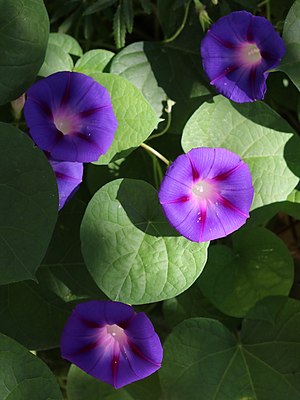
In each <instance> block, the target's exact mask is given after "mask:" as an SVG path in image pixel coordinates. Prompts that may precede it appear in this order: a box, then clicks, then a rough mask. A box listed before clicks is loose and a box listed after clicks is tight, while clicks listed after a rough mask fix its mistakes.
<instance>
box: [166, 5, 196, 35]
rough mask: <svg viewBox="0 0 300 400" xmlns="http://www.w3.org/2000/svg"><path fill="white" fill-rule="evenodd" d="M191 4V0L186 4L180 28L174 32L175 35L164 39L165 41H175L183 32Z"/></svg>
mask: <svg viewBox="0 0 300 400" xmlns="http://www.w3.org/2000/svg"><path fill="white" fill-rule="evenodd" d="M190 5H191V2H190V1H189V2H188V3H187V4H186V5H185V10H184V16H183V20H182V23H181V25H180V27H179V28H178V30H177V31H176V32H175V33H174V35H173V36H171V37H169V38H167V39H165V40H163V43H170V42H173V40H175V39H176V38H177V37H178V36H179V35H180V34H181V32H182V31H183V29H184V27H185V24H186V21H187V17H188V15H189V10H190Z"/></svg>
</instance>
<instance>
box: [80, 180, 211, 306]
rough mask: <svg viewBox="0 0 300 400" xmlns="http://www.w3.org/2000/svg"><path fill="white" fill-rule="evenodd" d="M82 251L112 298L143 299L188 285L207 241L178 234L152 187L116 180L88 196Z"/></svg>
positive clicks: (203, 256) (168, 294) (197, 270)
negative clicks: (197, 240) (169, 221)
mask: <svg viewBox="0 0 300 400" xmlns="http://www.w3.org/2000/svg"><path fill="white" fill-rule="evenodd" d="M81 241H82V253H83V257H84V259H85V262H86V265H87V267H88V269H89V271H90V273H91V275H92V277H93V278H94V280H95V281H96V283H97V285H98V286H99V287H100V288H101V290H103V292H104V293H105V294H106V295H107V296H108V297H109V298H110V299H112V300H119V301H123V302H125V303H130V304H143V303H150V302H154V301H159V300H163V299H167V298H170V297H173V296H176V295H178V294H179V293H181V292H183V291H184V290H186V289H187V288H188V287H189V286H190V285H191V284H192V283H193V282H194V281H195V279H196V278H197V277H198V276H199V274H200V273H201V271H202V269H203V267H204V265H205V262H206V251H207V247H208V243H201V244H199V243H194V242H190V241H188V240H186V239H185V238H183V237H180V236H178V234H177V232H175V231H174V230H173V229H172V228H171V227H170V226H169V224H168V222H167V221H166V219H165V217H164V215H163V213H162V210H161V207H160V205H159V203H158V198H157V192H156V190H155V189H154V188H153V187H152V186H151V185H149V184H148V183H146V182H143V181H139V180H131V179H118V180H115V181H112V182H109V183H108V184H106V185H105V186H103V187H102V188H101V189H100V190H99V191H98V192H97V193H96V194H95V195H94V197H93V198H92V200H91V201H90V203H89V205H88V207H87V209H86V213H85V215H84V218H83V221H82V225H81Z"/></svg>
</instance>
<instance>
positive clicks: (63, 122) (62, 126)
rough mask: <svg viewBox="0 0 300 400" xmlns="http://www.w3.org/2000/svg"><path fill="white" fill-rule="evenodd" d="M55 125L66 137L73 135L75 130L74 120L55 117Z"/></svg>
mask: <svg viewBox="0 0 300 400" xmlns="http://www.w3.org/2000/svg"><path fill="white" fill-rule="evenodd" d="M54 124H55V126H56V128H57V129H58V130H59V131H60V132H62V133H63V134H64V135H68V134H69V133H71V131H72V128H73V123H72V120H71V119H70V118H68V117H62V116H61V117H54Z"/></svg>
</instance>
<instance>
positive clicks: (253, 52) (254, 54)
mask: <svg viewBox="0 0 300 400" xmlns="http://www.w3.org/2000/svg"><path fill="white" fill-rule="evenodd" d="M240 51H241V53H240V56H241V60H242V61H243V63H245V64H248V65H250V66H251V65H255V64H257V63H259V62H260V61H261V59H262V57H261V54H260V50H259V48H258V47H257V46H256V44H251V43H248V44H246V45H244V46H243V47H242V48H241V50H240Z"/></svg>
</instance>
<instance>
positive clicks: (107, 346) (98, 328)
mask: <svg viewBox="0 0 300 400" xmlns="http://www.w3.org/2000/svg"><path fill="white" fill-rule="evenodd" d="M61 354H62V357H63V358H65V359H67V360H69V361H71V362H72V363H74V364H76V365H77V366H78V367H79V368H81V369H82V370H84V371H85V372H87V373H88V374H90V375H92V376H93V377H95V378H97V379H99V380H102V381H104V382H106V383H109V384H111V385H113V386H114V387H115V388H120V387H122V386H125V385H128V384H129V383H132V382H135V381H137V380H139V379H143V378H145V377H147V376H149V375H151V374H153V373H154V372H155V371H157V370H158V369H159V368H160V366H161V361H162V355H163V350H162V346H161V343H160V340H159V337H158V336H157V334H156V332H155V331H154V328H153V325H152V324H151V322H150V320H149V319H148V317H147V316H146V315H145V314H144V313H139V314H136V313H135V312H134V310H133V308H132V307H130V306H128V305H126V304H123V303H119V302H112V301H88V302H86V303H81V304H78V305H77V306H76V307H75V309H74V310H73V312H72V314H71V316H70V317H69V319H68V321H67V323H66V325H65V327H64V330H63V332H62V336H61Z"/></svg>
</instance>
